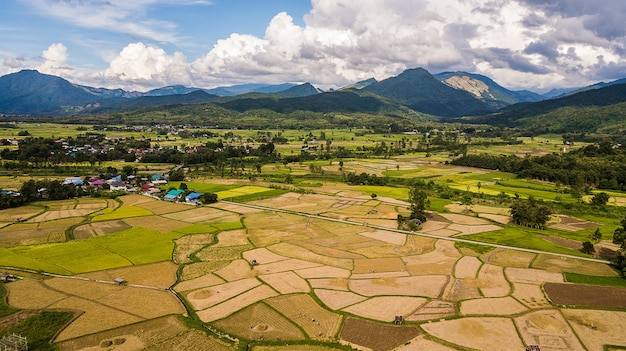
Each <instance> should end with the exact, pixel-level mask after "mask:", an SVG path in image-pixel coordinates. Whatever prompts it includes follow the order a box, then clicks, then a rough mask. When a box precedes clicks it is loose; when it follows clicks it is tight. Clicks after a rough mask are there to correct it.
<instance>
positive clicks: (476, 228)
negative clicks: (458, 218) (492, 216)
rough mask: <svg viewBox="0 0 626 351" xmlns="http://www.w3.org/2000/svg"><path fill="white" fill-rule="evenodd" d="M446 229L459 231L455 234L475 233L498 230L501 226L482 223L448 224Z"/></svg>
mask: <svg viewBox="0 0 626 351" xmlns="http://www.w3.org/2000/svg"><path fill="white" fill-rule="evenodd" d="M447 229H448V230H454V231H457V232H459V234H457V235H468V234H477V233H484V232H491V231H494V230H500V229H502V227H500V226H497V225H495V224H482V225H467V224H457V223H453V224H450V225H449V226H448V228H447Z"/></svg>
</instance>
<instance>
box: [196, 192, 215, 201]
mask: <svg viewBox="0 0 626 351" xmlns="http://www.w3.org/2000/svg"><path fill="white" fill-rule="evenodd" d="M200 201H202V203H203V204H212V203H215V202H217V194H214V193H204V194H202V196H200Z"/></svg>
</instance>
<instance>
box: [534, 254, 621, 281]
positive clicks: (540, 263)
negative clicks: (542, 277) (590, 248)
mask: <svg viewBox="0 0 626 351" xmlns="http://www.w3.org/2000/svg"><path fill="white" fill-rule="evenodd" d="M532 268H539V269H545V270H546V271H549V272H573V273H578V274H586V275H596V276H603V277H617V276H619V274H618V273H617V272H616V271H615V270H614V269H613V268H611V267H610V266H608V265H606V264H602V263H596V262H585V261H581V260H576V259H572V258H567V257H556V256H553V255H538V256H537V259H536V260H535V261H534V262H533V264H532Z"/></svg>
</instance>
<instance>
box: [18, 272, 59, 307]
mask: <svg viewBox="0 0 626 351" xmlns="http://www.w3.org/2000/svg"><path fill="white" fill-rule="evenodd" d="M6 288H7V292H8V293H7V302H8V304H9V305H10V306H12V307H17V308H21V309H25V310H28V309H31V310H37V309H44V308H48V307H49V306H50V305H52V304H54V303H56V302H58V301H61V300H63V299H65V298H67V295H65V294H62V293H60V292H56V291H52V290H50V289H48V287H46V286H45V285H44V284H43V283H42V282H40V281H36V280H29V279H23V280H19V281H16V282H13V283H11V284H7V285H6Z"/></svg>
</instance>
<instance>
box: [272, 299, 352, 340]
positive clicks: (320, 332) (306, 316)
mask: <svg viewBox="0 0 626 351" xmlns="http://www.w3.org/2000/svg"><path fill="white" fill-rule="evenodd" d="M267 303H268V304H269V305H270V306H272V307H274V308H275V309H276V310H278V312H280V313H282V314H283V315H284V316H285V317H287V318H288V319H290V320H291V321H292V322H294V323H295V324H297V325H299V326H300V328H302V329H303V330H304V331H305V333H307V335H308V336H309V337H310V338H312V339H317V340H328V339H329V338H333V337H334V336H335V335H336V334H337V332H338V331H339V327H340V326H341V321H342V319H343V317H342V316H341V315H339V314H336V313H333V312H330V311H328V310H325V309H323V308H322V307H321V306H319V305H318V304H317V302H315V300H313V298H312V297H311V296H309V295H304V294H292V295H281V296H278V297H274V298H271V299H269V300H267Z"/></svg>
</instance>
